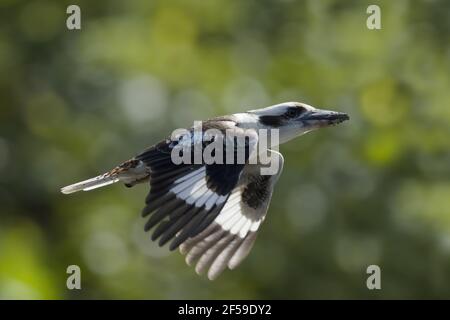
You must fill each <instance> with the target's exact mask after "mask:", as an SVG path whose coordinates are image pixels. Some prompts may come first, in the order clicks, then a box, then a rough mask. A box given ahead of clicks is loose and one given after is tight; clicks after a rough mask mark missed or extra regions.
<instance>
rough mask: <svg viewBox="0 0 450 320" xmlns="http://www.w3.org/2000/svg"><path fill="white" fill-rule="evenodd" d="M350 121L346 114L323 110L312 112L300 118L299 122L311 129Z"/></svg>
mask: <svg viewBox="0 0 450 320" xmlns="http://www.w3.org/2000/svg"><path fill="white" fill-rule="evenodd" d="M349 119H350V117H349V116H348V114H346V113H342V112H336V111H329V110H321V109H314V110H311V111H309V112H307V113H305V114H304V115H302V116H301V117H300V118H298V120H300V121H302V122H304V123H305V124H306V126H311V127H327V126H330V125H335V124H338V123H341V122H344V121H346V120H349Z"/></svg>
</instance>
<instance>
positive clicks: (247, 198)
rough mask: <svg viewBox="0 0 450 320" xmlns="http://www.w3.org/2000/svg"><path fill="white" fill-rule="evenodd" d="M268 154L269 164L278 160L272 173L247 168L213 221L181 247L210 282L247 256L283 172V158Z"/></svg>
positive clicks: (256, 165)
mask: <svg viewBox="0 0 450 320" xmlns="http://www.w3.org/2000/svg"><path fill="white" fill-rule="evenodd" d="M270 151H271V154H272V161H278V170H277V172H276V174H274V175H261V170H260V169H261V168H262V165H258V164H254V165H250V164H249V165H247V166H246V167H245V168H244V170H243V172H242V174H241V176H240V179H239V182H238V184H237V185H236V187H235V188H234V189H233V190H232V192H231V194H230V196H229V197H228V199H227V201H226V203H225V205H224V206H223V208H222V209H221V210H220V212H219V214H218V215H217V217H215V218H214V221H212V222H211V223H210V224H209V225H208V226H207V227H206V228H205V229H204V230H203V231H202V232H200V233H198V234H197V235H195V236H193V237H191V238H189V239H187V240H186V241H185V242H183V243H182V244H181V246H180V251H181V253H182V254H185V255H186V262H187V264H189V265H192V264H195V263H196V267H195V270H196V272H197V273H199V274H201V273H203V272H205V271H206V270H208V278H209V279H211V280H213V279H215V278H217V277H218V276H219V275H220V273H222V272H223V271H224V270H225V269H226V268H227V267H228V268H229V269H234V268H235V267H237V266H238V265H239V264H240V263H241V262H242V261H243V260H244V258H245V257H247V255H248V254H249V252H250V250H251V248H252V246H253V243H254V241H255V239H256V233H257V231H258V229H259V226H260V224H261V222H262V221H263V220H264V218H265V216H266V213H267V209H268V207H269V203H270V200H271V197H272V193H273V188H274V185H275V183H276V181H277V180H278V177H279V176H280V174H281V171H282V169H283V163H284V160H283V156H282V155H281V154H280V153H279V152H276V151H273V150H270Z"/></svg>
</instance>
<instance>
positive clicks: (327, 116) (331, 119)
mask: <svg viewBox="0 0 450 320" xmlns="http://www.w3.org/2000/svg"><path fill="white" fill-rule="evenodd" d="M248 113H250V114H252V115H255V116H257V117H258V126H259V128H264V129H278V130H279V138H280V143H284V142H286V141H289V140H291V139H293V138H295V137H298V136H300V135H302V134H304V133H307V132H309V131H311V130H314V129H318V128H323V127H328V126H331V125H335V124H338V123H341V122H343V121H345V120H348V119H349V116H348V115H347V114H346V113H341V112H335V111H328V110H321V109H316V108H314V107H312V106H310V105H307V104H305V103H301V102H285V103H280V104H276V105H273V106H270V107H267V108H263V109H257V110H251V111H248Z"/></svg>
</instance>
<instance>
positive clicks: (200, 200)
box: [136, 139, 249, 250]
mask: <svg viewBox="0 0 450 320" xmlns="http://www.w3.org/2000/svg"><path fill="white" fill-rule="evenodd" d="M211 142H212V141H210V142H206V143H205V142H203V144H202V150H203V149H204V148H205V147H206V146H207V145H208V144H209V143H211ZM247 142H248V141H247ZM178 143H186V141H182V140H181V139H180V140H179V141H170V140H165V141H162V142H160V143H158V144H157V145H155V146H153V147H151V148H149V149H148V150H146V151H144V152H143V153H141V154H140V155H138V156H137V157H136V159H137V160H141V161H143V162H144V163H145V164H146V165H147V166H148V167H149V168H150V186H151V190H150V192H149V194H148V196H147V198H146V207H145V208H144V209H143V211H142V215H143V216H147V215H150V214H151V215H150V218H149V220H148V221H147V223H146V225H145V230H146V231H147V230H150V229H151V228H153V227H156V228H155V230H154V232H153V234H152V240H157V239H158V238H159V245H161V246H162V245H164V244H166V243H167V242H168V241H170V240H172V242H171V244H170V247H169V248H170V250H174V249H175V248H177V247H178V246H179V245H180V244H181V243H183V242H184V241H185V240H186V239H188V238H190V237H193V236H195V235H197V234H199V233H200V232H202V231H203V230H204V229H205V228H207V227H208V225H210V224H211V223H212V222H213V221H214V219H215V218H216V217H217V216H218V215H219V213H220V212H221V210H222V208H223V207H224V205H225V203H226V200H227V199H228V197H229V195H230V193H231V191H232V190H233V188H234V187H235V186H236V184H237V182H238V180H239V176H240V174H241V172H242V170H243V168H244V166H245V165H244V164H205V163H200V164H174V163H173V161H172V158H171V153H172V150H173V148H174V147H176V146H177V145H178ZM191 143H192V144H194V143H197V142H196V141H195V140H192V141H191ZM224 144H225V143H224ZM235 146H236V145H235ZM224 148H225V149H226V145H224ZM193 150H194V148H193V145H192V148H191V151H192V152H193ZM248 153H249V151H248V149H247V152H246V160H247V158H248ZM224 156H225V152H224ZM191 159H194V157H193V155H191ZM235 159H236V157H235ZM224 160H225V159H224Z"/></svg>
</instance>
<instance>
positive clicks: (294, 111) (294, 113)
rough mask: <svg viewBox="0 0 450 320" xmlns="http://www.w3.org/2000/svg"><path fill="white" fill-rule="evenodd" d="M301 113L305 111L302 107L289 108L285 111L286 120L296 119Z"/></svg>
mask: <svg viewBox="0 0 450 320" xmlns="http://www.w3.org/2000/svg"><path fill="white" fill-rule="evenodd" d="M303 111H305V109H304V108H303V107H290V108H289V109H288V110H287V111H286V113H285V116H286V117H287V118H296V117H298V116H299V115H301V114H302V112H303Z"/></svg>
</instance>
